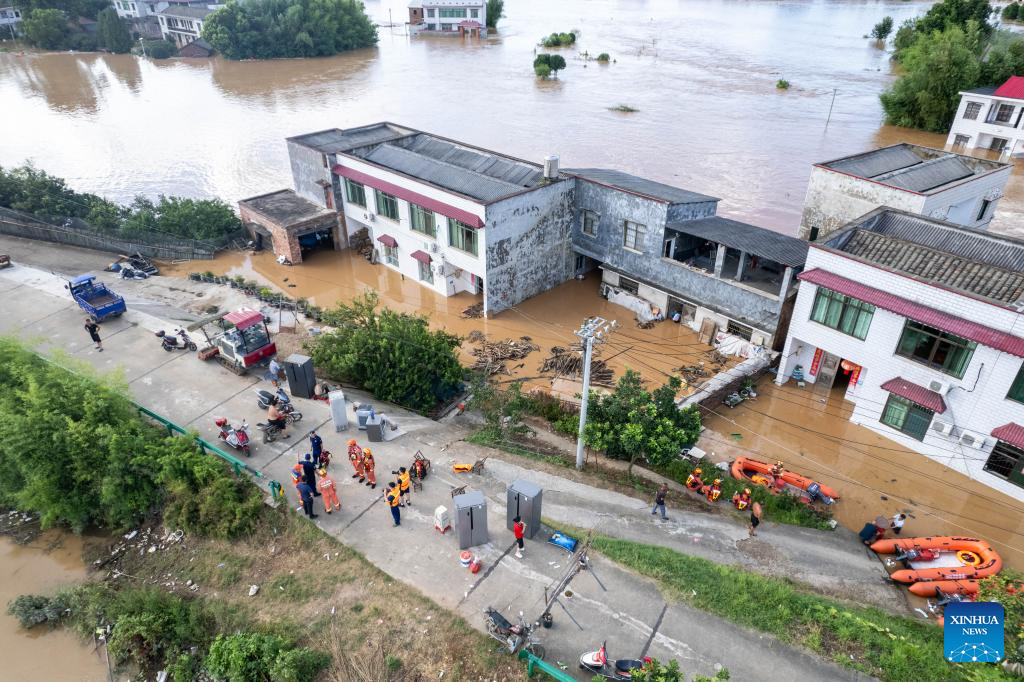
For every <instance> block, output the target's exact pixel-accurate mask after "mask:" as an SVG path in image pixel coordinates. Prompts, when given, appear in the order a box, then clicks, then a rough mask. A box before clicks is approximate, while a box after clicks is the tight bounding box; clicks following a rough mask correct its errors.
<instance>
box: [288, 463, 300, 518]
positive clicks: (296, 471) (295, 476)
mask: <svg viewBox="0 0 1024 682" xmlns="http://www.w3.org/2000/svg"><path fill="white" fill-rule="evenodd" d="M291 475H292V485H293V486H295V494H296V495H298V497H299V506H298V507H297V508H296V510H295V511H302V495H301V494H300V493H299V484H300V483H302V476H303V473H302V464H301V463H299V462H296V463H295V466H293V467H292V471H291Z"/></svg>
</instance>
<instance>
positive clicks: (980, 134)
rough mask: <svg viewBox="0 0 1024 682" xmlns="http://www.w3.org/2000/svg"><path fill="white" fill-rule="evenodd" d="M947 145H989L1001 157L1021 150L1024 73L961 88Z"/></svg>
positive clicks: (956, 147) (959, 147)
mask: <svg viewBox="0 0 1024 682" xmlns="http://www.w3.org/2000/svg"><path fill="white" fill-rule="evenodd" d="M946 145H947V146H951V147H952V148H953V149H954V150H956V151H963V150H966V149H990V150H992V151H995V152H998V153H999V154H1000V155H1001V158H1006V157H1008V156H1018V155H1020V154H1024V76H1010V78H1009V79H1008V80H1007V81H1006V82H1005V83H1003V84H1002V85H1000V86H999V87H996V88H977V89H975V90H965V91H964V92H961V93H960V106H959V107H957V110H956V116H955V117H954V118H953V125H952V126H951V127H950V129H949V137H948V138H947V139H946Z"/></svg>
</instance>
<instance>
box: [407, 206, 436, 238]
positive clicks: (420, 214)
mask: <svg viewBox="0 0 1024 682" xmlns="http://www.w3.org/2000/svg"><path fill="white" fill-rule="evenodd" d="M428 218H429V222H430V227H429V230H428V228H426V227H423V228H422V229H421V227H417V221H424V220H427V219H428ZM409 229H410V230H412V231H413V232H416V233H417V234H422V235H423V236H424V237H430V238H431V239H437V216H435V215H434V212H433V211H431V210H430V209H426V208H423V207H422V206H420V205H419V204H414V203H412V202H411V201H410V202H409Z"/></svg>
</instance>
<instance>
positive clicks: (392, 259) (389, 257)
mask: <svg viewBox="0 0 1024 682" xmlns="http://www.w3.org/2000/svg"><path fill="white" fill-rule="evenodd" d="M384 262H385V263H387V264H388V265H394V266H395V267H396V268H397V267H398V247H397V246H388V245H387V244H385V245H384Z"/></svg>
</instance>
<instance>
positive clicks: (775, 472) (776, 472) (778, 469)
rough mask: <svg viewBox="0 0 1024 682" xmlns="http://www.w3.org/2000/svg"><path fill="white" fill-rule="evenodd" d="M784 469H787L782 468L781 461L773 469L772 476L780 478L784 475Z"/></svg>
mask: <svg viewBox="0 0 1024 682" xmlns="http://www.w3.org/2000/svg"><path fill="white" fill-rule="evenodd" d="M784 468H785V467H783V466H782V460H779V461H778V462H776V463H775V464H774V465H773V466H772V468H771V473H772V476H774V477H775V478H778V477H779V476H781V475H782V471H783V470H784Z"/></svg>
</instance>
